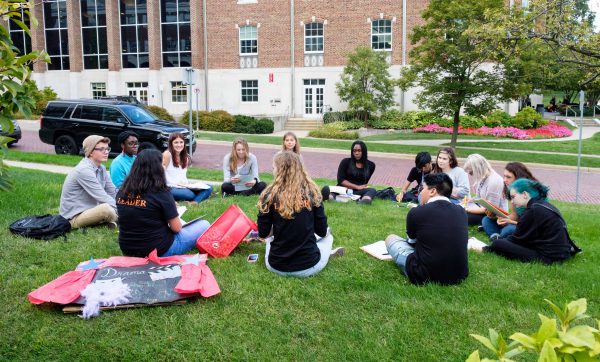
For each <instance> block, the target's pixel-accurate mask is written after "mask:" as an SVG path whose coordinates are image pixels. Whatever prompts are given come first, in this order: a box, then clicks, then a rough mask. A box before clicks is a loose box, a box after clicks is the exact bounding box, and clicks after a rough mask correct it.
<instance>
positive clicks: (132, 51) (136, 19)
mask: <svg viewBox="0 0 600 362" xmlns="http://www.w3.org/2000/svg"><path fill="white" fill-rule="evenodd" d="M119 8H120V13H121V56H122V60H123V68H148V67H149V65H150V61H149V55H148V9H147V5H146V1H139V0H137V1H136V0H121V1H119Z"/></svg>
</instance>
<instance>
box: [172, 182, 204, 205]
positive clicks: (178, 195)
mask: <svg viewBox="0 0 600 362" xmlns="http://www.w3.org/2000/svg"><path fill="white" fill-rule="evenodd" d="M212 192H213V189H212V186H211V187H210V188H208V189H206V190H190V189H180V188H177V187H172V188H171V195H173V198H174V199H175V201H195V202H197V203H201V202H202V201H204V200H206V199H208V198H209V197H210V194H212Z"/></svg>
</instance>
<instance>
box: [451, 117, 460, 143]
mask: <svg viewBox="0 0 600 362" xmlns="http://www.w3.org/2000/svg"><path fill="white" fill-rule="evenodd" d="M459 123H460V109H458V110H456V111H454V126H453V127H452V139H451V140H450V147H452V148H454V149H456V140H457V139H458V125H459Z"/></svg>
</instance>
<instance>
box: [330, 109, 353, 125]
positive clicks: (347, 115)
mask: <svg viewBox="0 0 600 362" xmlns="http://www.w3.org/2000/svg"><path fill="white" fill-rule="evenodd" d="M353 118H356V114H355V112H351V111H343V112H325V113H323V123H324V124H327V123H332V122H339V121H350V120H352V119H353Z"/></svg>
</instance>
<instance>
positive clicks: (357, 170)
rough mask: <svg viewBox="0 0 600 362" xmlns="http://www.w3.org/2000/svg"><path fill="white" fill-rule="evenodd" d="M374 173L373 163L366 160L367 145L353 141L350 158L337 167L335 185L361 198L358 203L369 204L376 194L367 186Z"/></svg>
mask: <svg viewBox="0 0 600 362" xmlns="http://www.w3.org/2000/svg"><path fill="white" fill-rule="evenodd" d="M374 172H375V163H374V162H372V161H369V160H368V159H367V145H365V143H364V142H363V141H354V142H353V143H352V148H351V150H350V158H344V159H343V160H342V162H340V166H339V167H338V172H337V184H338V186H344V187H346V188H349V189H351V190H353V193H354V195H360V196H362V197H361V198H360V200H358V202H360V203H364V204H370V203H371V201H372V200H373V197H375V193H376V192H377V191H376V190H375V189H374V188H371V187H369V185H368V183H369V180H370V179H371V176H373V173H374Z"/></svg>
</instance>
